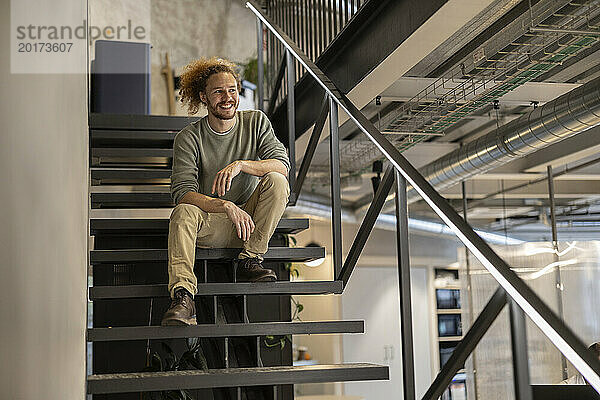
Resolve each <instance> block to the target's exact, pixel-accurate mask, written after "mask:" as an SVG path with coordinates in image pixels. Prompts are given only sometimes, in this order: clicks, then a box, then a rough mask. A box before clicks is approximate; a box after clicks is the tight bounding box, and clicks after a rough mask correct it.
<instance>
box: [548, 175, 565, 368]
mask: <svg viewBox="0 0 600 400" xmlns="http://www.w3.org/2000/svg"><path fill="white" fill-rule="evenodd" d="M546 171H547V172H548V175H547V177H548V198H549V200H550V224H551V225H552V248H553V249H554V262H555V263H557V264H556V268H555V269H554V280H555V284H556V310H557V314H558V317H559V318H560V319H561V320H562V321H564V320H565V317H564V311H563V298H562V279H561V276H560V264H558V261H559V257H558V230H557V229H556V211H555V210H556V208H555V204H554V175H553V172H552V165H548V167H547V169H546ZM560 364H561V369H562V377H563V380H564V379H567V377H568V375H569V374H568V371H567V359H566V358H565V355H564V354H562V353H561V354H560Z"/></svg>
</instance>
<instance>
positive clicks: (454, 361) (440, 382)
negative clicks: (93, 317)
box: [422, 287, 506, 400]
mask: <svg viewBox="0 0 600 400" xmlns="http://www.w3.org/2000/svg"><path fill="white" fill-rule="evenodd" d="M505 305H506V292H505V291H504V289H502V287H499V288H498V289H496V291H495V292H494V294H493V295H492V297H491V298H490V300H489V301H488V302H487V304H486V305H485V307H484V308H483V310H481V313H480V314H479V316H478V317H477V319H476V320H475V322H474V323H473V325H472V326H471V328H470V329H469V331H468V332H467V333H466V335H465V336H464V337H463V339H462V340H461V341H460V342H459V344H458V346H456V348H455V349H454V352H453V353H452V355H451V356H450V358H449V359H448V361H446V364H444V366H443V367H442V370H441V371H440V372H439V374H438V375H437V377H436V378H435V380H434V381H433V383H432V384H431V386H429V389H428V390H427V392H426V393H425V394H424V395H423V398H422V399H423V400H437V399H438V398H439V397H440V396H441V395H442V393H444V391H445V390H446V389H447V388H448V385H449V384H450V382H452V378H454V375H456V373H457V372H458V370H459V369H461V368H462V367H463V365H464V364H465V361H466V360H467V358H468V357H469V355H470V354H471V352H472V351H473V349H475V347H476V346H477V343H479V341H480V340H481V338H482V337H483V335H484V334H485V333H486V332H487V330H488V329H489V328H490V326H491V325H492V323H493V322H494V321H495V320H496V318H497V317H498V314H500V311H502V309H503V308H504V306H505Z"/></svg>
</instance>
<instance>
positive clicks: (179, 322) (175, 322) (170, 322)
mask: <svg viewBox="0 0 600 400" xmlns="http://www.w3.org/2000/svg"><path fill="white" fill-rule="evenodd" d="M160 324H161V326H190V325H198V322H196V317H195V316H194V317H193V318H189V319H184V318H181V319H175V318H170V319H167V320H163V321H162V322H161V323H160Z"/></svg>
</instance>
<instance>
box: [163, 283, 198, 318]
mask: <svg viewBox="0 0 600 400" xmlns="http://www.w3.org/2000/svg"><path fill="white" fill-rule="evenodd" d="M160 324H161V325H162V326H167V325H197V324H198V323H197V322H196V304H194V298H193V297H192V295H191V294H190V292H188V291H187V290H185V289H184V288H178V289H176V290H175V295H174V298H173V300H172V301H171V306H170V307H169V309H168V310H167V312H166V313H165V315H163V318H162V322H161V323H160Z"/></svg>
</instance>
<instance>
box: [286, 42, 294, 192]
mask: <svg viewBox="0 0 600 400" xmlns="http://www.w3.org/2000/svg"><path fill="white" fill-rule="evenodd" d="M285 57H286V62H287V93H288V95H287V117H288V149H289V152H290V173H289V176H288V180H289V182H290V187H294V184H295V183H296V105H295V103H294V85H295V83H296V66H295V64H294V56H292V53H290V51H289V50H286V51H285Z"/></svg>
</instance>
